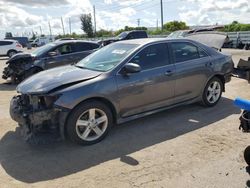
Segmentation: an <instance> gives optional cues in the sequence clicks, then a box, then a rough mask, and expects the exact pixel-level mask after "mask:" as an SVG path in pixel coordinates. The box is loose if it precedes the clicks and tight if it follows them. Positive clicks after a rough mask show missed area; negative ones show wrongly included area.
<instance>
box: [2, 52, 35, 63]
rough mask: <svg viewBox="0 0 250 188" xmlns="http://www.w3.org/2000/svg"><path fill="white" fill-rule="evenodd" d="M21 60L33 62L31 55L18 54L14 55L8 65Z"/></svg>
mask: <svg viewBox="0 0 250 188" xmlns="http://www.w3.org/2000/svg"><path fill="white" fill-rule="evenodd" d="M19 59H25V60H32V56H31V54H29V53H17V54H16V55H13V56H12V57H11V58H10V59H9V60H8V61H7V62H6V64H9V63H12V62H16V61H17V60H19Z"/></svg>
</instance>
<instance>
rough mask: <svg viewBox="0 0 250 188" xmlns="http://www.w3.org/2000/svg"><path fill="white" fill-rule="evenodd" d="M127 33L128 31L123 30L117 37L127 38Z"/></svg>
mask: <svg viewBox="0 0 250 188" xmlns="http://www.w3.org/2000/svg"><path fill="white" fill-rule="evenodd" d="M127 35H128V33H127V32H122V33H120V34H119V35H118V36H117V37H118V38H119V39H123V38H125V37H126V36H127Z"/></svg>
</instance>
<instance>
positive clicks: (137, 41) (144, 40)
mask: <svg viewBox="0 0 250 188" xmlns="http://www.w3.org/2000/svg"><path fill="white" fill-rule="evenodd" d="M168 41H179V42H195V41H193V40H190V39H185V38H142V39H133V40H124V41H119V42H116V43H121V44H138V45H145V44H150V43H154V42H168Z"/></svg>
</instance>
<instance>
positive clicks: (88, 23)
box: [80, 14, 94, 38]
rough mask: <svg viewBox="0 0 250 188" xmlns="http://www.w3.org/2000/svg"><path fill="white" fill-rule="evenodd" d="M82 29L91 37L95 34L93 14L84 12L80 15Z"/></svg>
mask: <svg viewBox="0 0 250 188" xmlns="http://www.w3.org/2000/svg"><path fill="white" fill-rule="evenodd" d="M80 20H81V29H82V30H83V31H84V32H85V33H86V34H87V36H88V37H89V38H91V37H93V36H94V32H93V24H92V17H91V14H82V15H81V16H80Z"/></svg>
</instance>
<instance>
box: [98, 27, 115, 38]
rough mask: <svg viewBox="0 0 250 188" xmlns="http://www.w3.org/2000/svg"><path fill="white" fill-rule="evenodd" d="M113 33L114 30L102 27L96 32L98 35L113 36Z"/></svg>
mask: <svg viewBox="0 0 250 188" xmlns="http://www.w3.org/2000/svg"><path fill="white" fill-rule="evenodd" d="M112 35H113V32H112V31H108V30H105V29H100V30H99V31H97V32H96V37H111V36H112Z"/></svg>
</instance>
